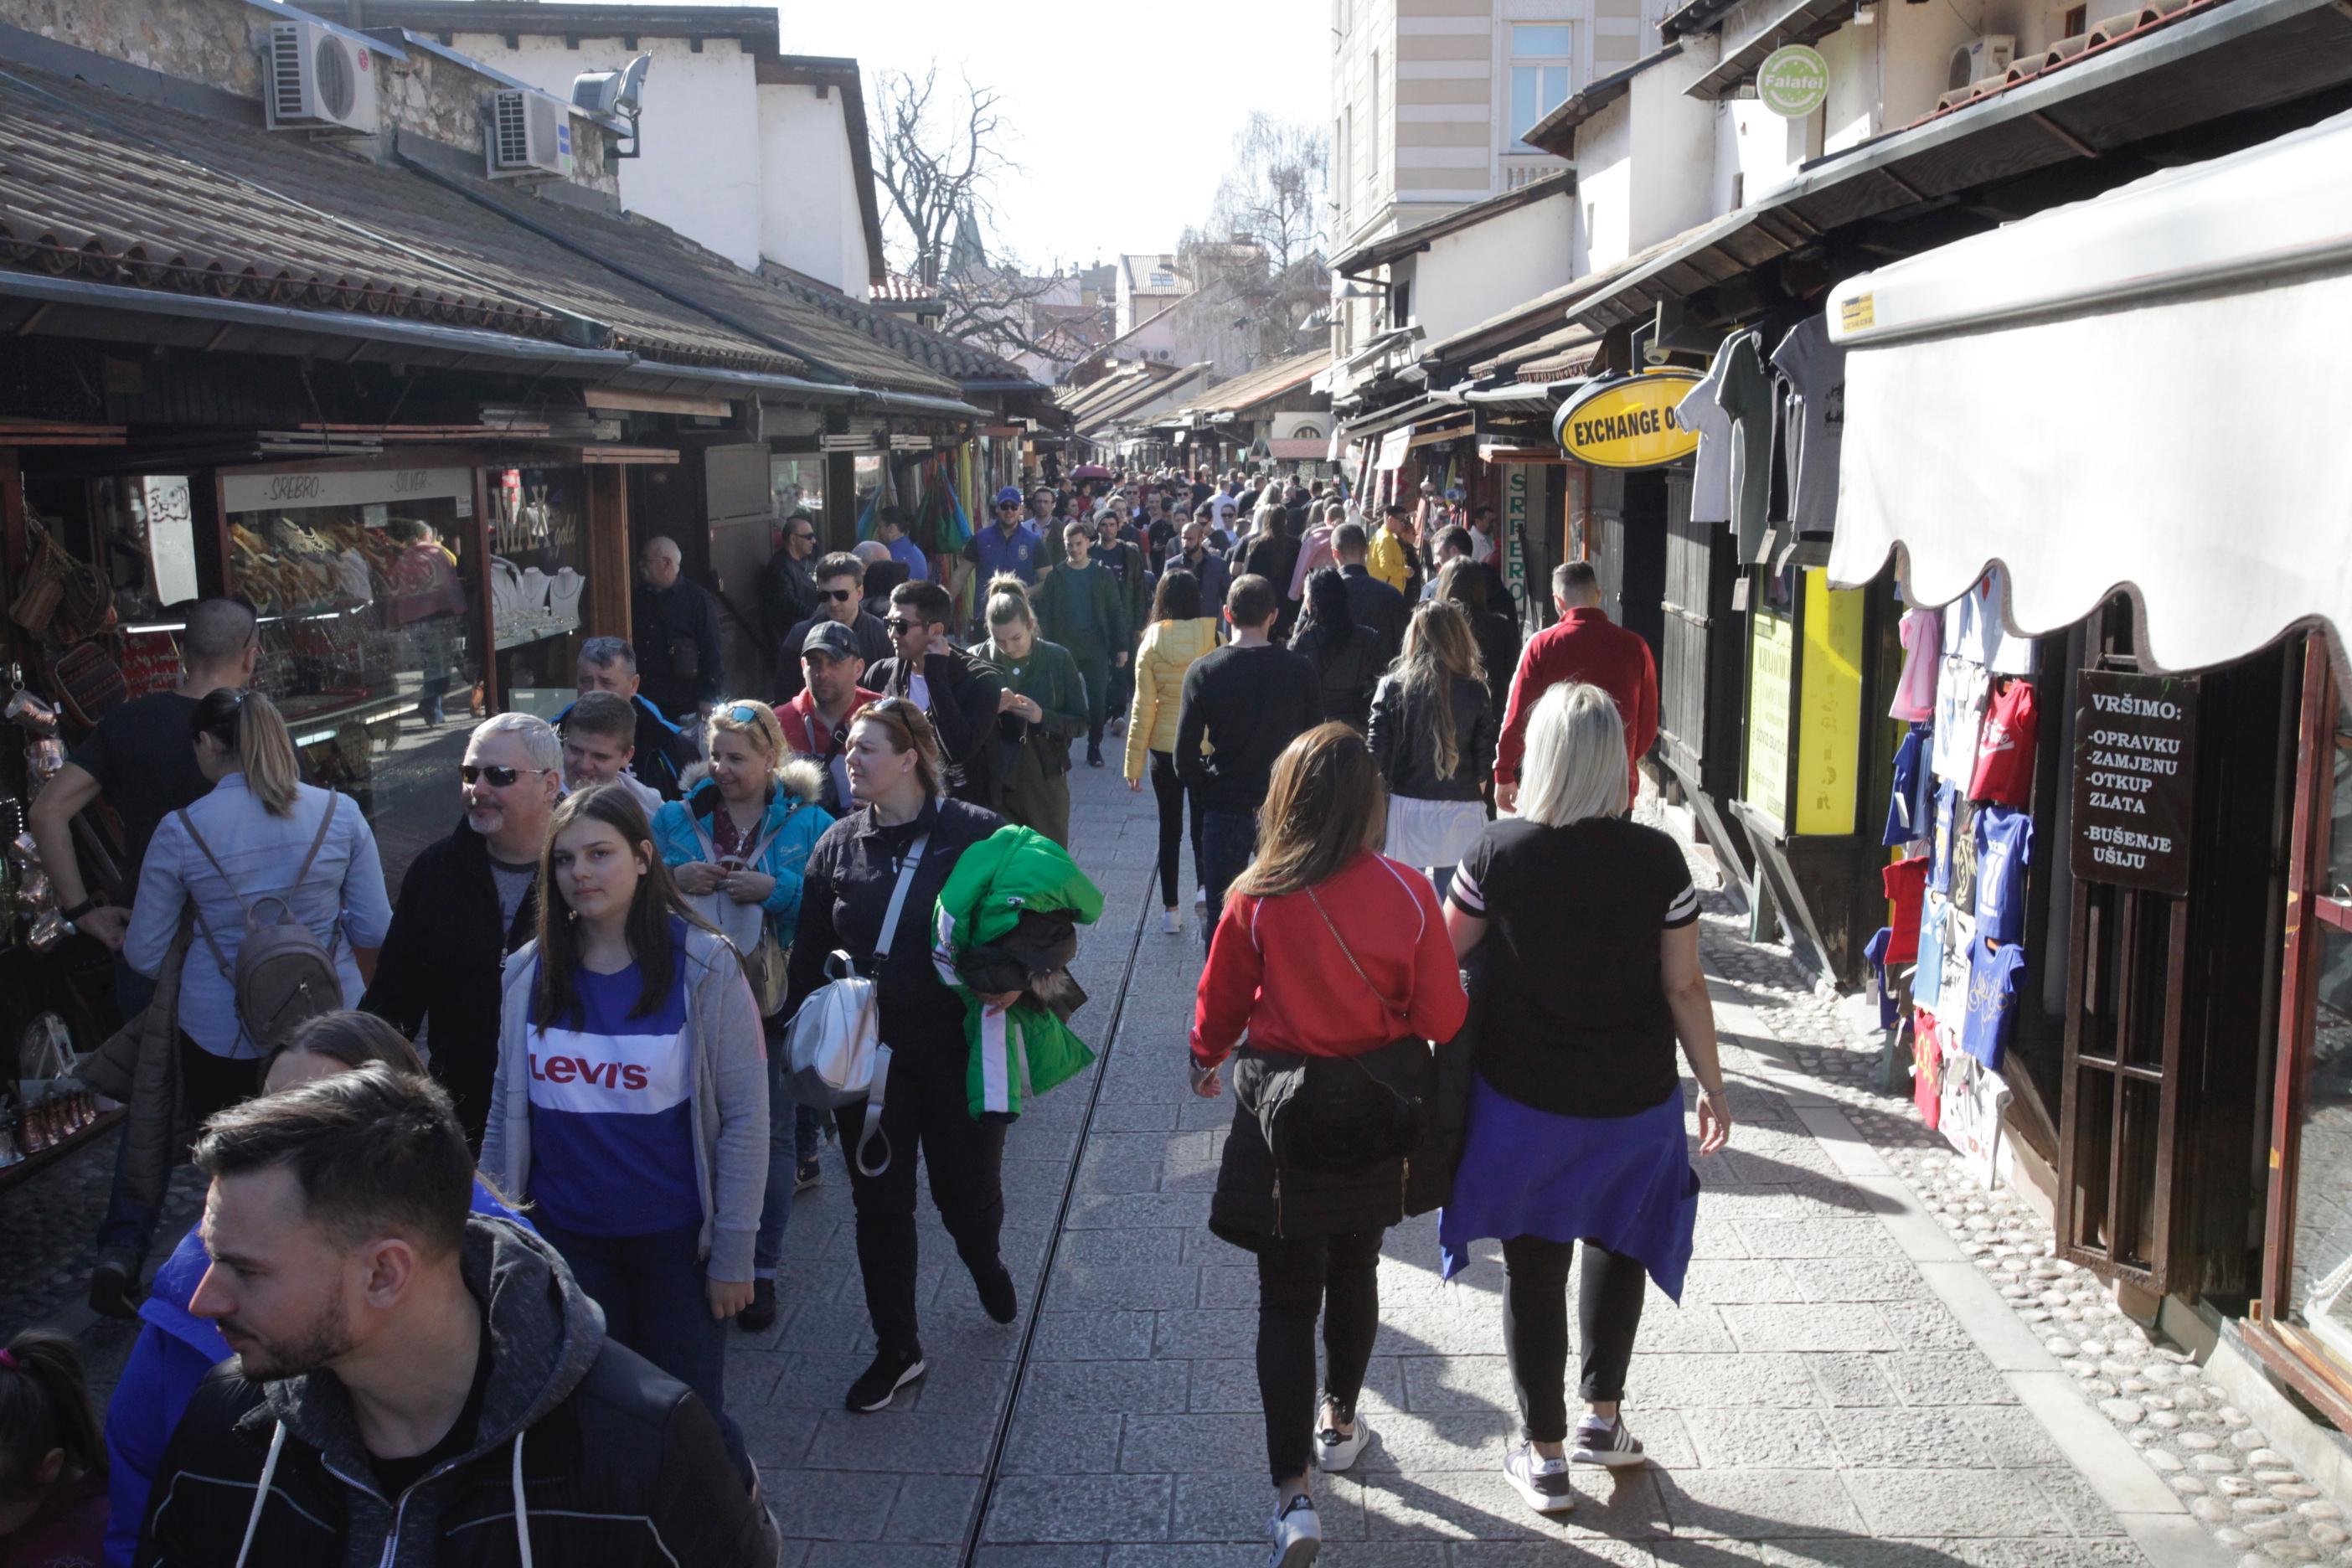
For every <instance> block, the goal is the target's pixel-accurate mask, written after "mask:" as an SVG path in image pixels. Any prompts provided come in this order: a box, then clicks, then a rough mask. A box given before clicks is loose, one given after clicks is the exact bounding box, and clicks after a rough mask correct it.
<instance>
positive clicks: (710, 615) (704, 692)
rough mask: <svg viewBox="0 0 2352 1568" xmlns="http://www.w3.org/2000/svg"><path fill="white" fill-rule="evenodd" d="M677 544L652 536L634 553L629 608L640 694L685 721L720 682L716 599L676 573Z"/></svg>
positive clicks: (722, 681)
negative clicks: (634, 574)
mask: <svg viewBox="0 0 2352 1568" xmlns="http://www.w3.org/2000/svg"><path fill="white" fill-rule="evenodd" d="M678 559H679V558H678V552H677V542H675V541H673V540H668V539H663V538H660V537H658V536H656V537H655V538H652V539H648V540H646V547H645V548H644V549H643V550H641V551H639V552H637V595H636V598H635V601H634V602H633V604H632V605H631V607H630V616H631V617H632V618H631V621H630V630H631V632H632V634H633V635H634V636H635V638H636V647H637V672H638V674H639V675H640V676H642V677H643V678H644V679H645V683H646V685H645V690H646V696H647V697H649V698H651V699H652V700H653V703H654V706H655V707H656V708H659V709H660V710H662V711H663V712H664V713H667V714H668V715H669V716H670V717H671V718H673V719H677V720H683V721H690V720H692V719H694V718H695V717H696V716H697V715H698V713H699V711H700V710H701V709H702V707H703V706H704V704H706V703H711V702H716V701H718V700H719V696H720V695H721V688H722V687H723V685H724V684H725V671H724V670H723V669H722V668H721V667H720V659H721V655H720V652H719V601H718V600H716V599H714V598H712V597H711V596H710V593H709V590H708V589H706V588H704V587H703V586H702V585H701V584H698V583H689V582H688V581H687V580H686V579H685V578H684V577H681V576H680V575H678Z"/></svg>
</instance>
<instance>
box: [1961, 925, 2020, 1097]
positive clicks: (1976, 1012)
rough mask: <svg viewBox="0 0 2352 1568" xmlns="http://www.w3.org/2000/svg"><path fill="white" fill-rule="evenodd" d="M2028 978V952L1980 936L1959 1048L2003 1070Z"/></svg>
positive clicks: (1971, 965) (1972, 958) (1972, 960)
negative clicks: (2020, 992) (2021, 989)
mask: <svg viewBox="0 0 2352 1568" xmlns="http://www.w3.org/2000/svg"><path fill="white" fill-rule="evenodd" d="M2024 978H2025V949H2024V948H2023V947H2022V946H2021V945H2019V944H2018V943H2016V942H2000V943H1993V942H1986V941H1985V940H1984V938H1983V937H1982V936H1981V935H1980V936H1979V937H1978V939H1977V941H1976V943H1975V945H1974V947H1973V949H1972V951H1971V954H1970V957H1969V1008H1968V1011H1967V1012H1966V1013H1965V1014H1963V1015H1961V1017H1960V1049H1962V1050H1964V1051H1966V1052H1968V1053H1969V1055H1970V1056H1972V1057H1974V1058H1976V1059H1977V1060H1979V1061H1980V1062H1982V1063H1983V1064H1984V1065H1985V1069H1986V1070H1987V1071H1989V1072H1999V1071H2000V1059H2001V1057H2002V1055H2003V1053H2005V1052H2006V1051H2007V1050H2008V1048H2009V1031H2010V1026H2011V1023H2012V1022H2013V1021H2014V1019H2015V1018H2016V1016H2017V988H2018V986H2019V984H2021V982H2022V981H2023V980H2024Z"/></svg>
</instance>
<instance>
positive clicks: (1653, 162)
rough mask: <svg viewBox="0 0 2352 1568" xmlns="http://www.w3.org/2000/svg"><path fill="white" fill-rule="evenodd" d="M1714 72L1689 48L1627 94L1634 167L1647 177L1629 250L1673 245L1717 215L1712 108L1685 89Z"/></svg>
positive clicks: (1637, 192) (1636, 203)
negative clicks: (1663, 243)
mask: <svg viewBox="0 0 2352 1568" xmlns="http://www.w3.org/2000/svg"><path fill="white" fill-rule="evenodd" d="M1713 65H1714V62H1713V60H1712V59H1711V58H1708V57H1707V54H1706V51H1704V50H1692V49H1685V50H1684V51H1683V52H1682V53H1681V54H1679V55H1677V56H1675V58H1673V59H1670V60H1664V61H1661V62H1660V63H1659V64H1657V65H1654V66H1652V67H1651V68H1649V69H1648V70H1645V71H1643V73H1642V74H1641V75H1640V76H1637V77H1635V78H1634V79H1633V84H1632V86H1631V88H1630V89H1628V90H1627V92H1626V95H1625V101H1626V102H1628V103H1630V104H1631V105H1632V106H1633V167H1634V168H1636V169H1638V170H1640V171H1641V172H1642V177H1641V178H1640V179H1639V180H1636V181H1633V183H1632V201H1633V220H1632V222H1631V224H1630V225H1629V226H1628V232H1627V235H1626V244H1627V247H1628V249H1629V251H1632V250H1643V249H1646V248H1647V247H1650V246H1653V245H1655V244H1657V243H1658V241H1660V240H1662V239H1670V238H1672V237H1674V236H1675V235H1678V234H1680V233H1682V232H1683V231H1684V230H1685V229H1686V228H1692V227H1695V226H1697V225H1699V224H1702V223H1705V222H1706V220H1707V219H1708V218H1711V217H1713V216H1715V215H1716V213H1717V211H1718V210H1719V209H1718V208H1717V207H1716V206H1715V205H1714V203H1713V200H1712V197H1713V195H1714V191H1713V184H1714V182H1713V180H1712V179H1711V178H1710V175H1711V174H1712V171H1711V170H1710V169H1709V168H1708V160H1709V159H1710V157H1711V156H1712V154H1713V152H1714V147H1715V109H1714V106H1713V105H1711V104H1709V103H1707V102H1706V101H1705V100H1700V99H1696V98H1693V97H1691V96H1690V94H1689V93H1688V92H1687V91H1685V89H1687V88H1688V87H1689V86H1690V84H1691V83H1693V82H1695V81H1696V80H1697V79H1699V78H1700V77H1702V76H1705V75H1706V73H1707V71H1708V70H1710V69H1712V68H1713ZM1580 177H1581V176H1580Z"/></svg>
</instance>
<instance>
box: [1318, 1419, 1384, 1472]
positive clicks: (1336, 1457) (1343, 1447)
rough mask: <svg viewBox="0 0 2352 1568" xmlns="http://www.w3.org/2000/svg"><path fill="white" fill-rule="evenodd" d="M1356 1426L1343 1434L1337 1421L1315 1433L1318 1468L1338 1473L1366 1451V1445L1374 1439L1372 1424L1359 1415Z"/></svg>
mask: <svg viewBox="0 0 2352 1568" xmlns="http://www.w3.org/2000/svg"><path fill="white" fill-rule="evenodd" d="M1355 1428H1356V1429H1355V1430H1354V1431H1352V1432H1349V1433H1347V1434H1345V1435H1344V1436H1343V1435H1342V1434H1341V1433H1340V1431H1339V1426H1338V1425H1337V1424H1336V1423H1335V1424H1333V1425H1331V1426H1325V1427H1323V1428H1322V1429H1321V1430H1319V1431H1318V1432H1317V1433H1316V1434H1315V1468H1317V1469H1318V1470H1323V1471H1326V1472H1328V1473H1330V1474H1333V1475H1336V1474H1338V1473H1339V1471H1341V1470H1344V1469H1346V1468H1348V1467H1349V1465H1352V1464H1354V1463H1355V1462H1356V1458H1357V1456H1358V1455H1360V1454H1361V1453H1362V1452H1363V1451H1364V1445H1365V1444H1367V1443H1369V1442H1370V1441H1371V1440H1372V1424H1371V1423H1370V1422H1369V1421H1367V1420H1365V1419H1364V1418H1363V1417H1362V1416H1361V1415H1358V1416H1357V1417H1356V1419H1355Z"/></svg>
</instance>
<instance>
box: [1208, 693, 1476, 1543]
mask: <svg viewBox="0 0 2352 1568" xmlns="http://www.w3.org/2000/svg"><path fill="white" fill-rule="evenodd" d="M1387 824H1388V803H1387V800H1386V798H1385V795H1384V793H1383V791H1382V789H1381V775H1380V769H1379V768H1378V767H1377V766H1375V765H1374V763H1373V762H1372V757H1371V752H1370V751H1368V750H1367V749H1366V748H1365V745H1364V740H1363V737H1362V736H1360V735H1359V734H1358V733H1357V732H1356V731H1354V730H1352V729H1350V728H1349V727H1348V726H1347V725H1345V724H1338V723H1331V724H1323V725H1320V726H1318V727H1317V728H1316V729H1313V730H1309V731H1307V733H1306V734H1304V735H1301V736H1300V737H1298V739H1297V740H1296V741H1293V742H1291V743H1290V745H1289V747H1288V748H1287V749H1286V750H1285V751H1284V752H1283V753H1282V755H1281V756H1280V757H1279V758H1277V759H1276V762H1275V764H1274V774H1273V778H1272V781H1271V784H1270V787H1269V788H1268V789H1267V791H1266V797H1265V806H1264V807H1263V808H1262V809H1261V810H1260V812H1259V814H1258V839H1257V856H1256V858H1255V859H1254V860H1252V861H1251V862H1250V864H1249V867H1248V868H1247V869H1246V870H1244V872H1243V873H1242V874H1241V877H1240V878H1239V879H1237V880H1236V881H1235V882H1234V885H1233V889H1232V891H1231V892H1230V893H1228V894H1227V896H1226V900H1225V906H1224V911H1223V918H1222V919H1220V920H1219V921H1218V922H1217V930H1216V934H1215V936H1214V937H1213V939H1212V941H1211V942H1210V946H1209V963H1208V967H1207V968H1206V969H1205V970H1203V971H1202V974H1201V986H1200V994H1199V995H1198V998H1197V999H1196V1001H1195V1003H1194V1006H1193V1013H1192V1090H1193V1092H1194V1093H1196V1094H1198V1095H1201V1096H1202V1098H1204V1099H1214V1098H1215V1097H1216V1096H1217V1095H1218V1093H1219V1092H1220V1091H1221V1086H1220V1085H1219V1082H1218V1079H1217V1068H1218V1064H1219V1063H1221V1062H1223V1060H1224V1059H1225V1058H1226V1056H1227V1055H1228V1054H1229V1053H1232V1051H1233V1049H1234V1042H1235V1041H1236V1040H1238V1039H1240V1038H1241V1037H1243V1036H1244V1034H1246V1035H1247V1036H1248V1038H1249V1044H1248V1046H1247V1047H1244V1049H1243V1050H1242V1051H1241V1053H1240V1056H1239V1059H1238V1060H1237V1061H1236V1063H1235V1064H1234V1101H1235V1105H1234V1126H1233V1131H1232V1133H1231V1134H1230V1135H1229V1136H1228V1137H1227V1138H1226V1140H1225V1148H1224V1156H1223V1163H1222V1165H1221V1166H1220V1168H1219V1170H1218V1173H1217V1193H1216V1197H1215V1199H1214V1200H1213V1204H1212V1205H1211V1208H1210V1211H1209V1227H1210V1229H1211V1230H1213V1232H1215V1234H1216V1235H1217V1236H1218V1237H1221V1238H1223V1240H1226V1241H1229V1242H1232V1243H1233V1244H1234V1246H1236V1247H1244V1248H1246V1249H1248V1250H1249V1251H1252V1252H1255V1254H1256V1255H1257V1268H1258V1316H1257V1325H1258V1326H1257V1379H1258V1397H1259V1401H1260V1403H1261V1404H1262V1405H1264V1406H1265V1447H1266V1460H1267V1465H1268V1468H1269V1469H1270V1471H1271V1473H1272V1476H1273V1479H1274V1485H1275V1490H1276V1512H1275V1518H1274V1521H1273V1525H1272V1530H1273V1535H1274V1552H1273V1555H1272V1557H1271V1558H1270V1559H1269V1562H1270V1563H1271V1564H1273V1565H1274V1568H1305V1564H1307V1563H1312V1562H1313V1561H1314V1560H1315V1554H1316V1552H1317V1551H1318V1550H1319V1548H1320V1544H1321V1537H1322V1531H1321V1526H1320V1523H1319V1522H1318V1520H1317V1518H1316V1514H1315V1504H1314V1501H1313V1500H1312V1499H1311V1498H1310V1497H1309V1495H1308V1493H1307V1458H1308V1449H1309V1444H1310V1440H1311V1443H1312V1447H1313V1449H1314V1455H1315V1458H1316V1461H1317V1463H1318V1465H1319V1467H1320V1468H1323V1469H1325V1470H1327V1471H1328V1470H1344V1469H1346V1468H1348V1467H1349V1465H1351V1464H1353V1463H1355V1461H1356V1457H1357V1455H1359V1454H1360V1453H1361V1452H1362V1451H1363V1447H1364V1444H1365V1442H1366V1441H1367V1440H1368V1439H1369V1438H1370V1436H1371V1428H1370V1426H1368V1425H1367V1424H1366V1423H1365V1422H1364V1421H1363V1420H1362V1419H1361V1418H1360V1417H1359V1416H1358V1415H1357V1414H1356V1395H1357V1393H1358V1391H1359V1390H1360V1389H1361V1388H1362V1386H1363V1381H1364V1367H1365V1364H1366V1363H1368V1362H1369V1361H1370V1359H1371V1353H1372V1339H1373V1336H1374V1335H1375V1334H1376V1333H1377V1332H1378V1331H1379V1329H1380V1314H1381V1306H1380V1292H1379V1284H1378V1273H1377V1270H1378V1268H1379V1265H1380V1257H1381V1236H1382V1234H1383V1233H1384V1232H1385V1231H1386V1230H1387V1228H1388V1227H1389V1226H1391V1225H1394V1224H1395V1223H1396V1222H1397V1221H1398V1220H1400V1219H1402V1218H1403V1217H1404V1215H1406V1214H1407V1213H1420V1212H1422V1211H1423V1209H1425V1208H1428V1207H1433V1206H1434V1205H1435V1204H1436V1202H1437V1201H1438V1194H1435V1193H1434V1192H1431V1193H1430V1194H1429V1195H1427V1196H1426V1197H1425V1198H1424V1199H1423V1201H1422V1202H1420V1203H1419V1204H1415V1203H1414V1202H1412V1197H1411V1194H1410V1193H1409V1191H1408V1189H1409V1188H1410V1189H1412V1191H1413V1192H1419V1191H1423V1185H1424V1184H1426V1183H1427V1182H1429V1180H1430V1179H1431V1178H1433V1177H1436V1176H1439V1175H1440V1173H1439V1172H1437V1171H1435V1170H1433V1169H1416V1168H1415V1166H1414V1163H1413V1162H1412V1158H1411V1151H1410V1150H1409V1149H1407V1148H1405V1147H1403V1146H1402V1142H1401V1139H1402V1126H1403V1123H1402V1122H1400V1121H1394V1120H1392V1119H1391V1117H1392V1112H1391V1107H1393V1106H1394V1105H1395V1104H1396V1103H1397V1102H1396V1101H1395V1100H1394V1097H1393V1095H1392V1093H1391V1088H1390V1086H1392V1085H1396V1084H1400V1083H1408V1082H1411V1081H1414V1080H1417V1081H1419V1082H1422V1083H1424V1084H1425V1083H1426V1082H1427V1079H1428V1075H1429V1073H1430V1071H1431V1059H1430V1050H1429V1045H1428V1042H1429V1041H1432V1040H1436V1041H1445V1040H1450V1039H1452V1038H1453V1037H1454V1031H1455V1030H1456V1029H1458V1028H1460V1027H1461V1026H1462V1019H1463V1016H1464V1013H1465V1011H1466V1009H1467V1007H1468V1002H1467V1000H1466V999H1465V997H1464V995H1463V993H1462V981H1461V976H1460V974H1459V973H1458V972H1457V971H1456V970H1455V968H1454V949H1453V945H1452V943H1451V942H1449V941H1448V939H1447V937H1446V934H1445V921H1444V916H1443V915H1442V914H1441V913H1440V911H1439V910H1438V907H1437V898H1436V894H1435V892H1434V891H1433V889H1432V888H1431V887H1430V884H1429V879H1427V878H1426V877H1423V876H1422V875H1421V874H1420V873H1419V872H1417V871H1415V870H1413V869H1412V868H1410V867H1406V866H1402V865H1400V864H1399V863H1398V862H1396V861H1394V860H1391V859H1390V858H1387V857H1386V856H1384V855H1382V854H1381V853H1380V852H1379V851H1380V846H1381V838H1382V836H1383V834H1384V833H1385V831H1386V829H1387ZM1286 1094H1287V1095H1289V1096H1290V1097H1291V1100H1290V1103H1289V1108H1288V1109H1286V1110H1283V1111H1281V1112H1278V1113H1277V1112H1275V1111H1273V1110H1271V1109H1270V1108H1271V1107H1273V1106H1274V1105H1276V1104H1277V1103H1283V1096H1284V1095H1286ZM1262 1116H1264V1117H1266V1118H1269V1119H1272V1118H1275V1117H1276V1116H1279V1118H1281V1120H1279V1121H1278V1122H1277V1131H1276V1142H1279V1143H1280V1144H1281V1145H1282V1151H1283V1152H1282V1155H1281V1157H1280V1158H1277V1157H1276V1152H1275V1149H1274V1147H1273V1146H1272V1145H1271V1144H1270V1143H1269V1142H1268V1139H1267V1136H1266V1132H1265V1126H1264V1125H1263V1124H1262V1121H1261V1118H1262ZM1391 1131H1394V1132H1396V1133H1397V1134H1398V1139H1397V1140H1390V1139H1389V1138H1388V1136H1387V1135H1388V1134H1389V1133H1390V1132H1391ZM1433 1164H1434V1162H1430V1161H1423V1166H1430V1165H1433ZM1318 1310H1320V1311H1321V1313H1322V1316H1323V1346H1324V1350H1325V1352H1326V1358H1327V1360H1328V1363H1329V1364H1328V1377H1327V1379H1326V1383H1325V1388H1324V1397H1323V1404H1322V1407H1321V1409H1320V1411H1319V1413H1318V1410H1317V1408H1316V1402H1315V1392H1316V1391H1315V1320H1316V1316H1317V1313H1318Z"/></svg>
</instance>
